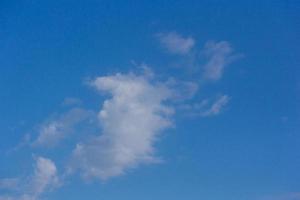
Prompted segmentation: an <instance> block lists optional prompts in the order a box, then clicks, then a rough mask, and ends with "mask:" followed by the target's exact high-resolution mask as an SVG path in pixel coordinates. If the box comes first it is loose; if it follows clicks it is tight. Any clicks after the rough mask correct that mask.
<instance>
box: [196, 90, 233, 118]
mask: <svg viewBox="0 0 300 200" xmlns="http://www.w3.org/2000/svg"><path fill="white" fill-rule="evenodd" d="M228 101H229V97H228V96H227V95H222V96H221V97H219V98H218V99H217V100H216V101H215V102H214V103H213V104H212V105H211V107H210V108H209V109H207V110H205V111H203V112H202V113H201V116H204V117H206V116H214V115H218V114H219V113H220V112H221V110H222V109H223V108H224V107H225V106H226V105H227V103H228Z"/></svg>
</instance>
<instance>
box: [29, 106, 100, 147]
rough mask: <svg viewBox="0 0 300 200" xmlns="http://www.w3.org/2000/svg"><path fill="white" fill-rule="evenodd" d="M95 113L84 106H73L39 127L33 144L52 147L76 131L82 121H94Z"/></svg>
mask: <svg viewBox="0 0 300 200" xmlns="http://www.w3.org/2000/svg"><path fill="white" fill-rule="evenodd" d="M94 119H95V113H94V112H93V111H90V110H85V109H82V108H72V109H71V110H69V111H67V112H66V113H62V114H60V115H59V116H57V117H55V118H54V119H51V120H48V121H46V122H44V123H43V124H42V125H40V127H39V128H38V136H37V138H36V139H35V141H33V142H32V145H33V146H35V147H39V146H42V147H51V146H54V145H56V144H58V143H59V142H60V141H61V140H63V139H64V138H66V137H67V136H68V135H70V134H72V133H74V132H75V130H76V127H78V125H79V124H80V123H83V122H87V123H92V122H93V120H94Z"/></svg>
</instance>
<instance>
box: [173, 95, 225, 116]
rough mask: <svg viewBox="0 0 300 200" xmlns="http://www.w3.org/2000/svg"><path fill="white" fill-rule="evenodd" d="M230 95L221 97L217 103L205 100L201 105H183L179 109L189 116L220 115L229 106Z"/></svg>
mask: <svg viewBox="0 0 300 200" xmlns="http://www.w3.org/2000/svg"><path fill="white" fill-rule="evenodd" d="M229 100H230V97H229V96H228V95H222V96H219V97H218V98H217V99H216V100H215V101H212V100H209V99H204V100H202V101H201V102H200V103H193V104H183V105H180V106H179V109H180V110H182V111H184V112H186V113H187V115H189V116H201V117H210V116H216V115H219V114H220V113H221V112H222V110H223V109H224V107H225V106H226V105H227V104H228V102H229Z"/></svg>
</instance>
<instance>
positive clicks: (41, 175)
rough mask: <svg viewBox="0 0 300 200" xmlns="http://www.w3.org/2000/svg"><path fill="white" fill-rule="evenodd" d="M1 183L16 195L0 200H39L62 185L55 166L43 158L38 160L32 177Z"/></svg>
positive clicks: (2, 197) (4, 180)
mask: <svg viewBox="0 0 300 200" xmlns="http://www.w3.org/2000/svg"><path fill="white" fill-rule="evenodd" d="M1 182H2V184H4V186H7V188H6V189H10V190H14V191H15V193H16V194H15V195H7V196H0V200H38V199H40V197H41V195H42V194H43V193H44V192H46V191H47V190H50V189H51V188H54V187H58V186H59V185H60V182H59V178H58V176H57V169H56V166H55V164H54V163H53V162H52V161H51V160H50V159H47V158H43V157H38V158H36V164H35V168H34V172H33V174H32V176H30V177H27V178H25V179H24V180H21V179H19V178H13V179H3V180H1Z"/></svg>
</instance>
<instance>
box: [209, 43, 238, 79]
mask: <svg viewBox="0 0 300 200" xmlns="http://www.w3.org/2000/svg"><path fill="white" fill-rule="evenodd" d="M204 54H205V56H206V57H207V58H208V62H207V63H206V64H205V66H204V77H205V78H206V79H208V80H219V79H220V78H221V77H222V75H223V72H224V68H225V66H226V65H228V64H229V63H230V62H232V61H233V60H234V59H235V58H236V57H237V56H236V55H234V54H233V48H232V47H231V45H230V43H229V42H227V41H221V42H214V41H210V42H207V43H206V44H205V47H204Z"/></svg>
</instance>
